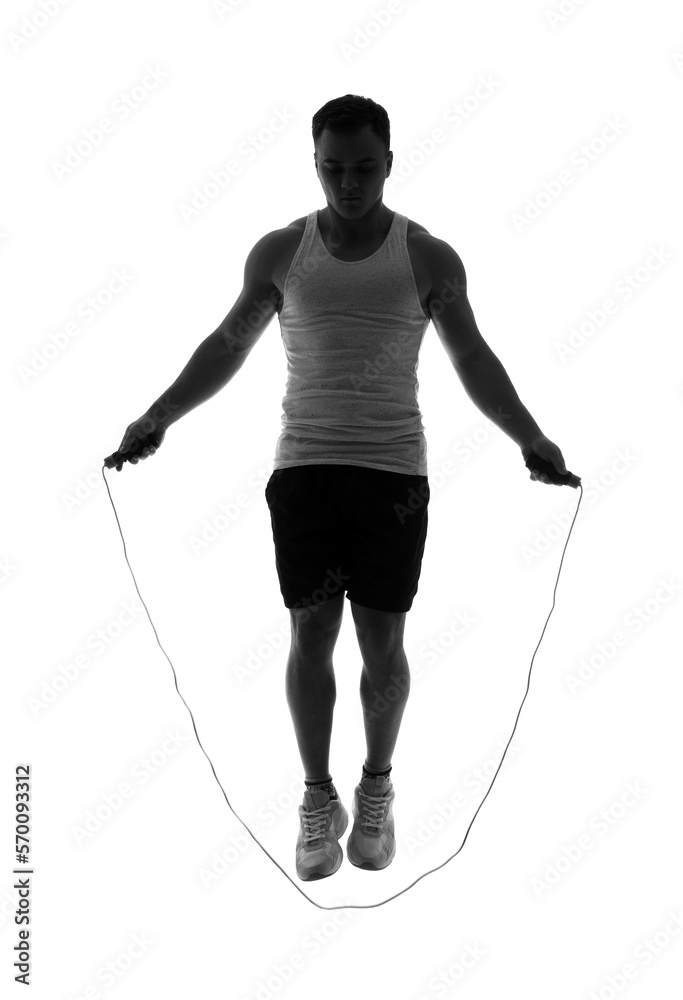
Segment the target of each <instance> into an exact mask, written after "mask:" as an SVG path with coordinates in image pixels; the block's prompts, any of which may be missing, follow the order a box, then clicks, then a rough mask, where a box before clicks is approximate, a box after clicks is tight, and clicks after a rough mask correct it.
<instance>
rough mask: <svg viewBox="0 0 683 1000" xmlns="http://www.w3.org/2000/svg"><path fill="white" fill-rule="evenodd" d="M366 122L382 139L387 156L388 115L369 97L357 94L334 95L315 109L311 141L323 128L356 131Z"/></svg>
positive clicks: (388, 137)
mask: <svg viewBox="0 0 683 1000" xmlns="http://www.w3.org/2000/svg"><path fill="white" fill-rule="evenodd" d="M366 124H367V125H370V127H371V129H372V131H373V132H374V133H375V135H376V136H377V137H378V138H379V139H381V140H382V142H383V143H384V145H385V147H386V151H387V156H388V155H389V146H390V141H391V140H390V128H389V115H388V114H387V113H386V111H385V110H384V108H383V107H382V105H381V104H377V103H375V101H373V100H371V99H370V98H369V97H360V96H359V95H358V94H345V95H344V97H335V98H334V99H333V100H331V101H328V102H327V104H323V106H322V108H320V109H319V110H318V111H316V113H315V114H314V115H313V121H312V126H313V127H312V132H313V143H314V144H315V143H316V142H317V141H318V137H319V136H320V133H321V132H322V130H323V129H324V128H329V129H331V130H332V131H333V132H356V131H357V130H358V129H360V128H362V127H363V125H366Z"/></svg>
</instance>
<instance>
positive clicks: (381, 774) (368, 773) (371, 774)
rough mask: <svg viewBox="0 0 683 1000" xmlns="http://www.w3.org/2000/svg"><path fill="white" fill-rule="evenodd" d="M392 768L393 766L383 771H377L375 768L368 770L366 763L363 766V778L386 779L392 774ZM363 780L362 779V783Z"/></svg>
mask: <svg viewBox="0 0 683 1000" xmlns="http://www.w3.org/2000/svg"><path fill="white" fill-rule="evenodd" d="M391 767H392V765H391V764H390V765H389V767H387V768H385V769H384V770H383V771H375V770H374V769H373V768H370V770H368V767H367V761H366V763H365V764H363V778H386V777H388V776H389V775H390V774H391ZM363 778H361V781H362V780H363Z"/></svg>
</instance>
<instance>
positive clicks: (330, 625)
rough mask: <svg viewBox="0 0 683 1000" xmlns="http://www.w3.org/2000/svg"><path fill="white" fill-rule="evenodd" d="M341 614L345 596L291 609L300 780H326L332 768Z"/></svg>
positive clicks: (291, 688)
mask: <svg viewBox="0 0 683 1000" xmlns="http://www.w3.org/2000/svg"><path fill="white" fill-rule="evenodd" d="M343 613H344V594H343V593H342V594H339V595H337V597H334V598H328V600H327V601H326V602H325V603H324V604H320V605H318V607H317V608H316V610H314V611H311V612H308V611H307V610H306V609H304V608H292V609H290V614H291V619H292V645H291V648H290V651H289V660H288V661H287V676H286V694H287V702H288V704H289V710H290V712H291V713H292V721H293V722H294V731H295V733H296V740H297V743H298V745H299V753H300V754H301V762H302V764H303V767H304V776H305V777H306V778H308V779H311V778H324V777H326V776H327V775H328V774H329V773H330V772H329V767H330V738H331V736H332V716H333V712H334V703H335V701H336V696H337V689H336V684H335V679H334V667H333V665H332V653H333V651H334V647H335V643H336V641H337V636H338V635H339V630H340V628H341V622H342V615H343Z"/></svg>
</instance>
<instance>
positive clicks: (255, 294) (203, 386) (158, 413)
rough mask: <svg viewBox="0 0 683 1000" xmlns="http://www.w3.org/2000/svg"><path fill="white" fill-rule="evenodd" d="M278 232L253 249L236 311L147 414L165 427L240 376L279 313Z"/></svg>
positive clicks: (196, 353) (266, 237)
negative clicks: (275, 281) (276, 278)
mask: <svg viewBox="0 0 683 1000" xmlns="http://www.w3.org/2000/svg"><path fill="white" fill-rule="evenodd" d="M277 232H278V230H274V231H273V232H271V233H268V234H267V235H266V236H264V237H262V238H261V239H260V240H259V241H258V243H256V244H255V245H254V247H253V248H252V250H251V251H250V253H249V255H248V256H247V260H246V263H245V265H244V285H243V287H242V291H241V293H240V295H239V297H238V298H237V300H236V301H235V304H234V305H233V307H232V309H231V310H230V312H229V313H228V315H227V316H226V317H225V319H224V320H223V321H222V323H221V324H220V325H219V326H218V327H217V328H216V329H215V330H214V332H213V333H211V334H209V336H208V337H207V338H206V339H205V340H203V341H202V343H201V344H200V345H199V347H198V348H197V350H196V351H195V352H194V354H193V355H192V357H191V358H190V360H189V361H188V363H187V365H186V366H185V367H184V368H183V370H182V371H181V373H180V375H179V376H178V378H177V379H176V380H175V382H174V383H173V384H172V385H170V386H169V387H168V389H167V390H166V392H165V393H164V394H163V395H162V396H160V397H159V398H158V399H157V400H156V401H155V402H154V403H152V405H151V406H150V408H149V410H147V415H148V416H150V417H152V418H153V419H154V420H156V421H159V422H160V423H162V424H163V425H164V426H165V427H168V426H170V424H173V423H175V422H176V420H180V418H181V417H184V416H185V414H186V413H189V412H190V410H193V409H194V408H195V407H196V406H199V405H200V403H204V402H206V400H207V399H210V398H211V396H214V395H215V394H216V393H217V392H218V391H219V390H220V389H222V388H224V386H226V385H227V383H228V382H229V381H230V379H231V378H232V377H233V376H234V375H235V374H236V373H237V372H238V371H239V369H240V368H241V367H242V365H243V364H244V362H245V361H246V359H247V355H248V354H249V352H250V351H251V349H252V347H253V346H254V345H255V344H256V341H257V340H258V339H259V337H260V336H261V334H262V333H263V331H264V330H265V328H266V327H267V325H268V323H269V322H270V320H271V319H272V317H273V315H274V314H275V312H276V309H277V301H278V291H277V288H276V287H275V285H274V284H273V264H274V261H275V247H276V246H277V241H276V236H275V234H276V233H277Z"/></svg>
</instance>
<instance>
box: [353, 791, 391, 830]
mask: <svg viewBox="0 0 683 1000" xmlns="http://www.w3.org/2000/svg"><path fill="white" fill-rule="evenodd" d="M358 802H359V806H360V820H361V822H360V825H361V826H375V827H377V829H378V830H379V829H381V827H382V824H383V823H384V819H385V813H386V808H387V805H388V804H389V800H388V799H387V798H385V797H384V796H380V795H368V794H367V792H363V794H362V795H359V796H358Z"/></svg>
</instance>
